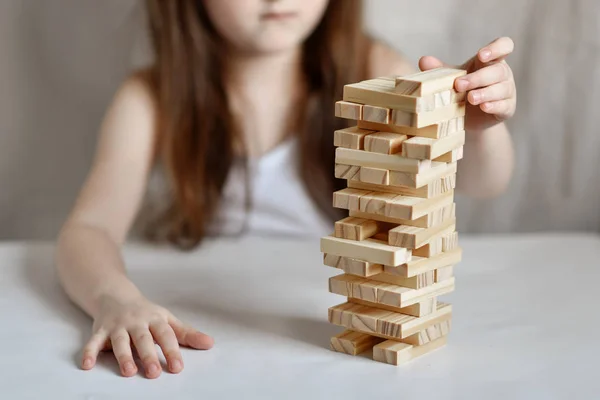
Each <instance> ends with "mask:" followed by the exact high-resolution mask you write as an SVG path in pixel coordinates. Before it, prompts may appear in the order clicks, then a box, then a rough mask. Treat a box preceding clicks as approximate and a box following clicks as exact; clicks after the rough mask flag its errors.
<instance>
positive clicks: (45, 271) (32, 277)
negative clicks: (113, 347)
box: [22, 246, 120, 374]
mask: <svg viewBox="0 0 600 400" xmlns="http://www.w3.org/2000/svg"><path fill="white" fill-rule="evenodd" d="M53 257H54V249H53V247H50V246H35V247H30V248H29V249H28V252H27V254H26V256H25V263H24V265H23V268H22V271H23V283H24V284H25V285H26V286H27V287H28V288H29V289H30V290H31V295H32V297H34V298H37V300H38V301H39V302H40V304H41V305H42V306H43V307H44V308H45V309H46V310H47V311H48V313H49V314H50V315H53V316H56V317H57V318H59V319H60V320H61V321H63V322H65V323H66V324H68V325H71V326H73V327H75V329H77V330H78V331H79V334H80V335H79V341H78V342H77V343H74V344H73V353H72V354H71V355H70V356H69V358H70V360H71V361H72V362H73V366H74V367H76V368H79V365H80V362H81V349H82V347H83V346H84V345H85V343H86V342H87V340H88V339H89V336H90V334H91V327H92V321H91V319H90V318H89V317H88V316H87V315H86V314H85V313H84V312H83V311H81V310H80V309H79V308H78V307H77V306H76V305H75V304H73V303H72V302H71V301H70V300H69V298H68V297H67V295H66V294H65V292H64V290H63V289H62V287H61V286H60V283H59V281H58V276H57V275H56V270H55V268H54V261H53V260H54V258H53ZM97 365H98V366H100V367H104V368H108V369H110V370H112V371H114V372H115V373H117V374H120V372H119V368H118V365H117V363H116V362H115V361H114V356H113V355H112V354H108V353H107V354H101V355H100V356H99V357H98V362H97Z"/></svg>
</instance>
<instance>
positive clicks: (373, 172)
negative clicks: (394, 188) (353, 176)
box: [358, 167, 390, 185]
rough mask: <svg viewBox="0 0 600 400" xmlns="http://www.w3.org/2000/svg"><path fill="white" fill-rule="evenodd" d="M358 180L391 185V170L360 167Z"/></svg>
mask: <svg viewBox="0 0 600 400" xmlns="http://www.w3.org/2000/svg"><path fill="white" fill-rule="evenodd" d="M358 180H359V181H360V182H364V183H372V184H375V185H389V184H390V171H388V170H387V169H381V168H372V167H360V171H359V172H358Z"/></svg>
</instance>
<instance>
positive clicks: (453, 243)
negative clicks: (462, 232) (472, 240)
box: [442, 232, 458, 251]
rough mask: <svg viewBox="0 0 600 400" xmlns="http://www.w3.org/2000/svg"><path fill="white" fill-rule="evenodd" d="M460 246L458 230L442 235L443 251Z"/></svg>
mask: <svg viewBox="0 0 600 400" xmlns="http://www.w3.org/2000/svg"><path fill="white" fill-rule="evenodd" d="M456 248H458V232H450V233H447V234H445V235H444V236H442V251H451V250H454V249H456Z"/></svg>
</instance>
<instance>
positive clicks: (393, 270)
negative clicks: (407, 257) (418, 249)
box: [383, 247, 462, 278]
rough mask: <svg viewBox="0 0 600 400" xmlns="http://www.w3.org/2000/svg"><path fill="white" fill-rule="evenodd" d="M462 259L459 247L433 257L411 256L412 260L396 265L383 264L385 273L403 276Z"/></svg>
mask: <svg viewBox="0 0 600 400" xmlns="http://www.w3.org/2000/svg"><path fill="white" fill-rule="evenodd" d="M461 259H462V249H461V248H460V247H459V248H457V249H455V250H452V251H447V252H443V253H441V254H438V255H437V256H435V257H431V258H424V257H416V256H413V257H412V260H411V261H409V262H407V263H406V264H402V265H400V266H397V267H392V266H384V267H383V271H384V272H385V273H386V274H390V275H397V276H402V277H405V278H408V277H411V276H415V275H419V274H423V273H425V272H427V271H433V270H436V269H439V268H444V267H447V266H450V265H456V264H458V263H459V262H460V260H461Z"/></svg>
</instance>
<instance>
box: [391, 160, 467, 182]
mask: <svg viewBox="0 0 600 400" xmlns="http://www.w3.org/2000/svg"><path fill="white" fill-rule="evenodd" d="M455 174H456V163H449V164H447V163H438V162H433V163H432V164H431V169H429V170H427V171H423V172H421V173H409V172H399V171H393V170H390V185H391V186H406V187H411V188H420V187H423V186H425V185H428V184H430V183H431V182H435V181H436V180H438V179H442V178H445V177H448V176H450V175H455Z"/></svg>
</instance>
